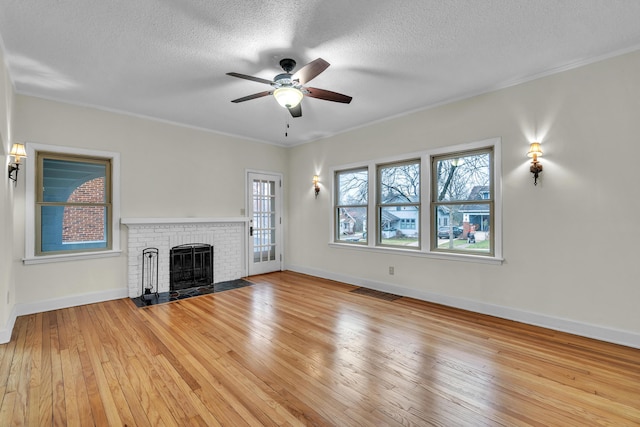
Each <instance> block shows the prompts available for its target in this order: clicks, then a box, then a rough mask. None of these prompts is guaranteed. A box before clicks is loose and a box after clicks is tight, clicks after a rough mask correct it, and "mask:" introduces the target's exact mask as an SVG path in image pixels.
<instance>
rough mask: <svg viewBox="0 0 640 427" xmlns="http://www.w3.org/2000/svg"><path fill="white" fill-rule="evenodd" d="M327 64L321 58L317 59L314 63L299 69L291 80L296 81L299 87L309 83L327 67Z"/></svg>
mask: <svg viewBox="0 0 640 427" xmlns="http://www.w3.org/2000/svg"><path fill="white" fill-rule="evenodd" d="M329 65H330V64H329V63H328V62H327V61H325V60H324V59H322V58H318V59H316V60H315V61H311V62H309V63H308V64H307V65H305V66H304V67H302V68H300V69H299V70H298V71H297V72H296V73H295V74H294V75H293V77H292V80H298V81H299V82H300V84H301V85H303V84H306V83H307V82H310V81H311V80H312V79H314V78H316V77H317V76H318V74H320V73H321V72H323V71H324V70H326V69H327V68H328V67H329Z"/></svg>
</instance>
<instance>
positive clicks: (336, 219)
mask: <svg viewBox="0 0 640 427" xmlns="http://www.w3.org/2000/svg"><path fill="white" fill-rule="evenodd" d="M360 171H364V172H366V173H367V203H366V204H360V205H357V204H348V205H343V204H340V203H339V198H340V190H339V182H340V181H339V180H338V175H339V174H346V173H354V172H360ZM333 182H334V185H333V197H332V200H333V227H332V230H333V231H332V236H333V237H332V240H333V241H336V242H340V243H344V244H355V245H367V244H368V242H369V241H370V240H369V224H370V220H369V200H370V199H371V191H370V190H371V172H370V171H369V170H368V168H366V167H355V168H346V169H340V170H335V171H334V172H333ZM348 208H364V209H365V210H366V212H367V221H366V225H367V237H366V238H365V239H364V242H360V241H349V240H347V239H341V238H340V209H348Z"/></svg>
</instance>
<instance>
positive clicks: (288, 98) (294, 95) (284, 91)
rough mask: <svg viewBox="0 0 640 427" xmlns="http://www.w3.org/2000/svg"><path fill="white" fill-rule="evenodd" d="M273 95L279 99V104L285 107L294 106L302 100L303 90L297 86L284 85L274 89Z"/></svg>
mask: <svg viewBox="0 0 640 427" xmlns="http://www.w3.org/2000/svg"><path fill="white" fill-rule="evenodd" d="M273 96H274V97H275V98H276V101H278V104H280V105H282V106H283V107H284V108H294V107H297V106H298V104H300V101H302V97H303V96H304V95H303V94H302V91H301V90H300V89H297V88H295V87H291V86H284V87H280V88H278V89H276V90H274V91H273Z"/></svg>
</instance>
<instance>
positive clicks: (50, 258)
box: [24, 143, 120, 264]
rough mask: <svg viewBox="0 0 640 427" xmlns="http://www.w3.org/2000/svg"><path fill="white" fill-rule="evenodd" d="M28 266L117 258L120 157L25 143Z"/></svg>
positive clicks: (26, 248) (114, 154) (118, 245)
mask: <svg viewBox="0 0 640 427" xmlns="http://www.w3.org/2000/svg"><path fill="white" fill-rule="evenodd" d="M27 153H28V157H27V159H28V160H29V163H27V168H28V170H29V171H30V172H29V173H28V174H27V179H26V185H27V193H26V197H27V205H26V206H27V212H26V224H27V228H26V237H27V239H26V242H25V259H24V262H25V264H31V263H41V262H55V261H57V260H64V259H67V258H77V257H82V258H87V257H90V258H94V257H102V256H116V255H118V252H119V250H120V239H119V234H120V233H119V221H120V217H119V192H118V189H119V179H118V175H119V155H118V153H112V152H104V151H95V150H86V149H76V148H70V147H59V146H49V145H44V144H33V143H31V144H30V143H27Z"/></svg>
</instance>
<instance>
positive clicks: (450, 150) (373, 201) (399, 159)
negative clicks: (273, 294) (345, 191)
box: [329, 137, 504, 264]
mask: <svg viewBox="0 0 640 427" xmlns="http://www.w3.org/2000/svg"><path fill="white" fill-rule="evenodd" d="M488 148H492V149H493V157H492V170H491V180H492V183H493V189H492V191H493V204H494V206H493V218H492V226H491V230H492V231H491V238H492V239H493V244H492V248H493V254H487V253H472V252H455V251H451V252H448V251H437V250H433V248H432V241H433V239H434V236H435V232H434V231H433V230H434V224H432V221H435V220H436V218H433V214H432V206H431V200H432V195H431V194H432V193H431V192H432V180H433V175H432V162H431V159H432V157H437V156H447V155H455V154H461V155H465V154H466V153H470V152H477V151H480V150H483V149H488ZM501 158H502V140H501V138H500V137H495V138H489V139H484V140H478V141H473V142H468V143H462V144H457V145H450V146H443V147H438V148H433V149H429V150H426V151H421V152H417V153H416V152H414V153H407V154H404V155H397V156H394V157H391V158H382V159H373V160H366V161H362V162H358V163H351V164H348V165H342V166H340V165H338V166H334V167H332V168H331V171H332V176H333V179H334V185H333V186H332V188H333V191H334V192H335V191H336V185H337V183H336V179H335V177H336V176H337V175H336V174H337V173H339V172H344V171H347V170H354V169H367V170H368V172H369V173H368V175H369V198H368V215H367V222H368V224H367V230H370V231H371V230H374V231H375V235H373V236H372V235H371V232H369V233H368V236H367V237H368V239H367V242H366V244H354V243H352V242H344V241H339V240H336V238H335V237H336V236H335V232H334V230H335V229H336V228H335V227H336V215H335V212H336V200H337V199H336V195H335V194H334V195H333V197H332V201H333V203H332V206H331V212H332V213H331V217H332V224H331V234H330V239H329V246H330V247H333V248H339V249H353V250H362V251H369V252H370V251H374V252H382V253H390V254H399V255H406V256H413V257H425V258H435V259H445V260H456V261H465V262H477V263H485V264H501V263H502V262H503V260H504V259H503V252H502V179H503V178H502V160H501ZM415 159H419V161H420V171H421V172H420V208H419V209H420V214H419V217H418V221H419V225H418V227H419V228H420V229H421V232H420V233H419V236H420V237H419V247H418V248H415V247H412V248H406V247H402V246H392V245H380V244H378V241H379V238H380V237H379V236H378V234H379V231H378V211H379V209H378V198H379V185H378V181H379V177H378V167H379V166H381V165H386V164H393V163H397V164H401V163H406V162H410V161H412V160H415ZM436 230H437V228H436ZM436 238H437V237H436Z"/></svg>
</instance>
